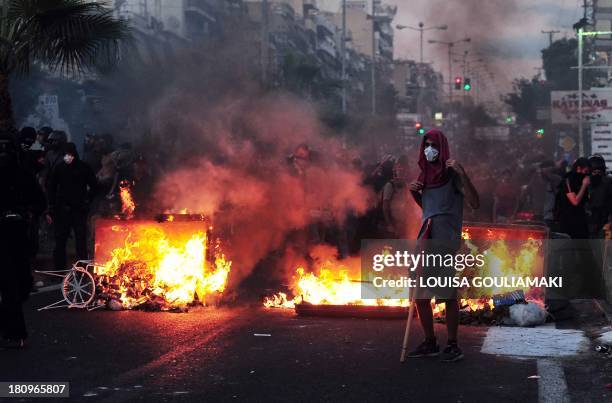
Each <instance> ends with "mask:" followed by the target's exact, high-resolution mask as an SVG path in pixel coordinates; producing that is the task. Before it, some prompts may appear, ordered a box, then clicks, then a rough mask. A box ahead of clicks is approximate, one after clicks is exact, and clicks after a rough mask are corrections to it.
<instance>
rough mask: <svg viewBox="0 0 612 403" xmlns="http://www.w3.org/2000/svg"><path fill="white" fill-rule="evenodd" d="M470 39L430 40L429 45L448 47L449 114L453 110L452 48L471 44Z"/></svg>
mask: <svg viewBox="0 0 612 403" xmlns="http://www.w3.org/2000/svg"><path fill="white" fill-rule="evenodd" d="M471 41H472V39H471V38H463V39H459V40H457V41H452V42H451V41H436V40H433V39H430V40H429V41H428V42H429V43H437V44H439V45H446V46H448V101H449V107H448V108H449V114H450V112H451V111H452V109H453V78H452V77H453V46H455V45H456V44H458V43H461V42H471Z"/></svg>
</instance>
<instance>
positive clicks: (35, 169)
mask: <svg viewBox="0 0 612 403" xmlns="http://www.w3.org/2000/svg"><path fill="white" fill-rule="evenodd" d="M36 137H37V133H36V130H35V129H34V128H33V127H28V126H26V127H23V128H22V129H21V131H20V132H19V144H20V146H21V155H20V158H19V162H20V165H21V167H22V168H23V169H25V170H26V171H28V172H29V173H30V174H31V175H32V176H33V177H34V178H36V176H37V175H38V174H39V173H40V172H41V171H42V169H43V162H42V161H43V160H44V151H43V150H36V149H32V146H33V145H34V143H35V142H36ZM39 230H40V215H34V216H32V217H31V220H29V227H28V239H29V240H30V255H31V257H32V258H35V257H36V255H37V254H38V250H39V239H38V238H39V235H38V233H39Z"/></svg>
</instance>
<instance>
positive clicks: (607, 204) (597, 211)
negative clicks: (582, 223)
mask: <svg viewBox="0 0 612 403" xmlns="http://www.w3.org/2000/svg"><path fill="white" fill-rule="evenodd" d="M589 163H590V165H591V185H590V186H589V200H588V203H587V208H588V210H589V212H590V215H589V216H588V224H589V233H590V235H591V238H603V227H604V225H606V224H607V223H608V222H610V219H611V217H610V214H612V179H610V177H609V176H607V175H606V161H605V160H604V159H603V157H601V156H600V155H594V156H592V157H591V158H589Z"/></svg>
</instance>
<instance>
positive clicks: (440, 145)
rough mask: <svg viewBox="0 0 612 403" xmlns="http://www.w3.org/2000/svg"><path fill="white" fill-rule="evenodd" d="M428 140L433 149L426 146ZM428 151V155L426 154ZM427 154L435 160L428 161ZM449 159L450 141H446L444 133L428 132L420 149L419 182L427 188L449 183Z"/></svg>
mask: <svg viewBox="0 0 612 403" xmlns="http://www.w3.org/2000/svg"><path fill="white" fill-rule="evenodd" d="M426 139H427V140H429V141H430V142H431V143H432V146H431V147H428V146H427V145H426V141H425V140H426ZM426 149H427V153H426V152H425V151H426ZM433 150H435V151H436V152H437V153H436V152H434V151H433ZM427 154H428V155H429V156H430V157H429V158H433V161H431V162H430V161H428V160H427V158H428V157H427ZM449 158H450V151H449V148H448V140H446V136H445V135H444V133H442V132H441V131H440V130H436V129H433V130H430V131H428V132H427V133H426V134H425V137H423V141H422V142H421V147H420V149H419V168H420V169H421V173H420V174H419V179H418V180H419V182H421V183H422V184H423V185H424V186H425V187H426V188H435V187H438V186H441V185H444V184H445V183H446V182H448V179H449V174H448V169H447V167H446V161H448V160H449Z"/></svg>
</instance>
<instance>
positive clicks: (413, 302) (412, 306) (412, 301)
mask: <svg viewBox="0 0 612 403" xmlns="http://www.w3.org/2000/svg"><path fill="white" fill-rule="evenodd" d="M415 291H416V290H415ZM414 294H416V292H415V293H414ZM415 306H416V299H415V295H412V298H410V307H409V308H408V321H407V322H406V331H405V332H404V342H403V343H402V354H401V356H400V362H404V361H405V360H406V350H407V349H408V338H409V336H410V327H411V326H412V318H413V317H414V309H415Z"/></svg>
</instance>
